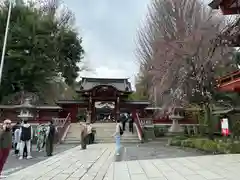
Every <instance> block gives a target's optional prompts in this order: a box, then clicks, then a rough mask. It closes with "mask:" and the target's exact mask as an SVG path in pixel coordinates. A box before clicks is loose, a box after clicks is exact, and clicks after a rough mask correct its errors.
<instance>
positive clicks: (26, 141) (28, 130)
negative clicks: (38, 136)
mask: <svg viewBox="0 0 240 180" xmlns="http://www.w3.org/2000/svg"><path fill="white" fill-rule="evenodd" d="M19 134H20V135H19V136H20V157H19V159H20V160H21V159H23V157H24V154H26V153H25V151H27V159H31V158H32V156H31V141H32V138H33V129H32V126H31V125H30V124H29V123H28V122H27V121H26V120H24V121H23V124H22V126H21V127H20V132H19Z"/></svg>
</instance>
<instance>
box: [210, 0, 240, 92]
mask: <svg viewBox="0 0 240 180" xmlns="http://www.w3.org/2000/svg"><path fill="white" fill-rule="evenodd" d="M209 6H210V7H211V8H212V9H221V11H222V13H223V15H236V14H240V0H213V1H212V2H211V3H210V4H209ZM239 25H240V23H239V20H238V21H237V22H236V24H235V25H233V26H231V27H229V28H228V29H227V30H226V31H225V32H223V35H222V37H220V39H221V42H220V45H221V44H224V45H228V46H231V47H239V46H240V33H239V32H240V31H239V30H238V29H239ZM217 88H218V89H219V90H220V91H226V92H227V91H228V92H240V70H238V71H235V72H232V73H230V74H228V75H226V76H223V77H220V78H219V79H218V80H217Z"/></svg>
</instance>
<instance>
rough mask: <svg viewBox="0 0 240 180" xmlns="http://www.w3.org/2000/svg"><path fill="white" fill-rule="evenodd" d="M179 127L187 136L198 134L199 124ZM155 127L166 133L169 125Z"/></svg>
mask: <svg viewBox="0 0 240 180" xmlns="http://www.w3.org/2000/svg"><path fill="white" fill-rule="evenodd" d="M180 126H181V127H182V128H183V130H184V132H186V133H187V134H198V133H199V132H200V130H199V129H200V128H199V124H180ZM155 127H157V128H159V129H161V131H162V132H168V129H169V128H170V127H171V124H157V125H155Z"/></svg>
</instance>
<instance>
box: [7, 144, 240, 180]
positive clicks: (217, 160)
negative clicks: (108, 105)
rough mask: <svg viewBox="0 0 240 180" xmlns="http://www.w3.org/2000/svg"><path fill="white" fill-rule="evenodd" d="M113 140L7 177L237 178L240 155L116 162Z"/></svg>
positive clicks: (70, 179) (55, 179)
mask: <svg viewBox="0 0 240 180" xmlns="http://www.w3.org/2000/svg"><path fill="white" fill-rule="evenodd" d="M114 160H115V156H114V144H94V145H91V146H89V147H88V149H87V150H80V147H75V148H72V149H71V150H67V151H65V152H63V153H60V154H57V155H55V156H53V157H51V158H49V159H46V160H44V161H42V162H40V163H37V164H35V165H33V166H30V167H27V168H25V169H23V170H20V171H18V172H16V173H13V174H12V175H10V176H9V177H8V178H6V179H8V180H16V179H18V180H49V179H51V180H79V179H81V180H238V179H239V176H240V171H239V169H240V155H208V156H189V157H176V158H162V159H151V160H132V161H120V162H115V161H114Z"/></svg>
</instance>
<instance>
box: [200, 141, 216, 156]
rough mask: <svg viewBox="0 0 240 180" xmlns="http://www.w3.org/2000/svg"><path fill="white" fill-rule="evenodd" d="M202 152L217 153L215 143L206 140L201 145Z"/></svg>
mask: <svg viewBox="0 0 240 180" xmlns="http://www.w3.org/2000/svg"><path fill="white" fill-rule="evenodd" d="M202 150H204V151H206V152H213V153H215V152H218V146H217V143H216V142H215V141H211V140H206V141H205V143H203V146H202Z"/></svg>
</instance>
